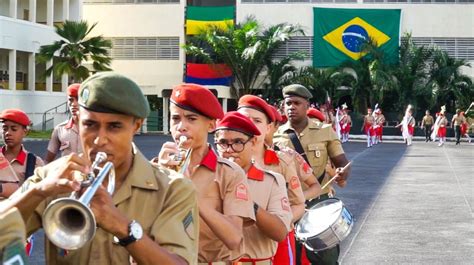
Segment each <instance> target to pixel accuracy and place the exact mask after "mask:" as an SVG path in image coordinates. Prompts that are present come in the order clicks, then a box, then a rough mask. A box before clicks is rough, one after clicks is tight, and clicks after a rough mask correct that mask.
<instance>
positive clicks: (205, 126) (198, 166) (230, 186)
mask: <svg viewBox="0 0 474 265" xmlns="http://www.w3.org/2000/svg"><path fill="white" fill-rule="evenodd" d="M170 101H171V104H170V115H171V122H170V125H171V126H170V128H171V134H172V136H173V139H174V140H175V141H176V142H177V143H175V142H167V143H165V144H163V146H162V148H161V151H160V154H159V157H158V163H159V164H160V165H161V166H165V167H170V168H174V167H175V166H177V165H179V164H183V165H184V166H185V168H181V169H179V171H180V172H182V173H183V174H184V176H185V177H186V178H189V179H191V180H192V182H193V183H194V186H195V187H196V191H197V194H198V203H199V216H200V228H199V258H198V262H199V263H202V264H226V262H227V263H228V262H230V261H231V258H232V257H231V250H238V247H239V246H240V244H241V241H242V237H243V234H242V229H243V223H244V221H246V220H255V215H254V213H253V208H252V201H251V199H250V197H249V192H248V190H249V187H248V184H247V180H246V177H245V173H244V172H243V171H242V169H241V168H240V167H239V166H238V165H236V164H235V163H233V162H230V161H228V160H227V159H223V158H221V157H218V156H217V154H216V153H215V152H214V151H213V150H212V148H211V147H210V146H209V144H208V143H207V136H208V133H210V132H213V131H214V129H215V126H216V119H221V118H222V117H223V116H224V113H223V111H222V107H221V105H220V104H219V101H218V100H217V98H216V97H215V96H214V95H213V94H212V93H211V92H210V91H209V90H208V89H207V88H205V87H202V86H200V85H195V84H182V85H178V86H176V87H174V88H173V91H172V94H171V98H170ZM180 149H187V150H189V151H187V152H182V150H180ZM180 153H186V154H188V156H187V157H184V159H185V160H186V161H184V162H182V161H175V158H176V157H180V156H181V157H182V156H183V155H182V154H181V155H179V154H180Z"/></svg>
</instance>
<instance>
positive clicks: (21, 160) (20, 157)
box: [2, 145, 28, 166]
mask: <svg viewBox="0 0 474 265" xmlns="http://www.w3.org/2000/svg"><path fill="white" fill-rule="evenodd" d="M5 151H6V148H5V146H2V154H4V155H5ZM27 155H28V152H26V150H25V148H24V147H23V145H21V149H20V152H19V153H18V155H17V156H16V157H15V158H14V159H13V160H12V161H11V162H10V163H12V162H14V161H17V162H18V163H19V164H20V165H22V166H23V165H24V164H25V161H26V157H27Z"/></svg>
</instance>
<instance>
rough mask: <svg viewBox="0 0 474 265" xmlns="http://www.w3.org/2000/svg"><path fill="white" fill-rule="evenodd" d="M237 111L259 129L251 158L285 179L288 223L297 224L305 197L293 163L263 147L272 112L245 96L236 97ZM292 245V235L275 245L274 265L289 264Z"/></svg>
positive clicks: (273, 120) (281, 153)
mask: <svg viewBox="0 0 474 265" xmlns="http://www.w3.org/2000/svg"><path fill="white" fill-rule="evenodd" d="M238 112H239V113H241V114H242V115H244V116H246V117H247V118H249V119H250V120H251V121H252V122H253V123H254V124H255V126H256V127H257V128H258V129H259V131H260V133H261V135H259V136H255V138H256V141H257V142H256V148H255V152H254V155H253V159H254V160H255V162H256V163H257V164H258V165H259V166H260V167H261V168H263V169H266V170H270V171H272V172H276V173H279V174H281V175H282V176H283V177H284V178H285V181H286V186H287V194H288V199H289V202H290V207H291V212H292V214H293V219H292V222H296V221H298V220H299V219H300V218H301V216H303V214H304V202H305V196H304V193H303V190H302V187H301V183H300V177H299V175H298V173H297V170H296V167H297V166H296V164H295V160H294V159H293V157H292V156H290V155H289V154H287V153H284V152H281V151H275V150H274V149H272V148H271V147H270V146H268V145H266V144H265V137H266V136H267V134H268V133H269V132H270V131H272V124H273V123H274V122H275V121H276V118H275V112H274V111H273V110H272V108H271V106H270V105H268V104H267V103H266V102H265V101H264V100H263V99H261V98H259V97H257V96H254V95H245V96H243V97H241V98H240V100H239V106H238ZM272 133H273V132H272ZM293 242H294V239H293V234H292V232H290V233H289V237H288V238H285V240H283V241H282V242H280V243H279V244H278V250H277V252H276V254H275V257H274V264H285V265H288V264H291V260H293V259H292V258H291V257H293V256H294V251H292V249H293V248H292V246H293V245H294V244H293ZM290 252H291V253H290Z"/></svg>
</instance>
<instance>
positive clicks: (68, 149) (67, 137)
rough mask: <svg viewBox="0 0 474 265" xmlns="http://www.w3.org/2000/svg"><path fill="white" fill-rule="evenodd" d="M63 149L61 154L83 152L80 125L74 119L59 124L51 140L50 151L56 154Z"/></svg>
mask: <svg viewBox="0 0 474 265" xmlns="http://www.w3.org/2000/svg"><path fill="white" fill-rule="evenodd" d="M58 150H59V151H61V156H66V155H69V154H70V153H82V145H81V140H80V137H79V127H78V125H77V124H75V123H74V122H73V120H72V119H70V120H69V121H65V122H63V123H61V124H58V125H57V126H56V127H55V128H54V130H53V134H52V135H51V140H49V144H48V151H50V152H51V153H54V154H56V153H57V152H58Z"/></svg>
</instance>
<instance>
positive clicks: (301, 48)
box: [273, 36, 313, 60]
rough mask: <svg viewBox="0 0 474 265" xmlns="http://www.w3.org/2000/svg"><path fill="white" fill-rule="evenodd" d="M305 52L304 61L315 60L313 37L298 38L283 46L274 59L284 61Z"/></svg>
mask: <svg viewBox="0 0 474 265" xmlns="http://www.w3.org/2000/svg"><path fill="white" fill-rule="evenodd" d="M296 52H303V53H304V59H305V60H306V59H310V60H311V58H313V36H296V37H293V38H291V39H290V40H289V41H287V42H286V43H285V44H283V45H282V46H281V47H280V48H278V50H277V51H276V53H275V56H273V58H274V59H283V58H284V57H286V56H288V55H290V54H293V53H296Z"/></svg>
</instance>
